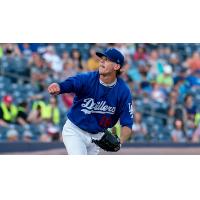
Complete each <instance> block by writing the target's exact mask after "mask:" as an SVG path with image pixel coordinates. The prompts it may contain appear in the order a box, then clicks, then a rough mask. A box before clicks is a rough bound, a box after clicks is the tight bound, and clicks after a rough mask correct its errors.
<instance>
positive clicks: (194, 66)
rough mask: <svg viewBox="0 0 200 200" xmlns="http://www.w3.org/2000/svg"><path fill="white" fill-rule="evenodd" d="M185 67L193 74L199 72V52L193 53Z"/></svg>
mask: <svg viewBox="0 0 200 200" xmlns="http://www.w3.org/2000/svg"><path fill="white" fill-rule="evenodd" d="M186 62H187V66H188V67H189V69H190V70H191V71H192V72H194V71H196V70H200V54H199V52H194V53H193V55H192V57H191V58H188V59H187V61H186Z"/></svg>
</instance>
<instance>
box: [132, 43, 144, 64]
mask: <svg viewBox="0 0 200 200" xmlns="http://www.w3.org/2000/svg"><path fill="white" fill-rule="evenodd" d="M146 59H147V54H146V50H145V48H144V46H143V45H139V46H138V48H137V49H136V52H135V53H134V55H133V60H134V61H140V60H146Z"/></svg>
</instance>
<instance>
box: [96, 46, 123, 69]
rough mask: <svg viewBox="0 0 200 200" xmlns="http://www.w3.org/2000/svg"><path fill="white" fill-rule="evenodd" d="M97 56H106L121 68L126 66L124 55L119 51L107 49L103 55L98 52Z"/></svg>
mask: <svg viewBox="0 0 200 200" xmlns="http://www.w3.org/2000/svg"><path fill="white" fill-rule="evenodd" d="M96 55H97V56H98V57H100V58H102V57H103V56H105V57H106V58H108V59H109V60H111V61H112V62H115V63H117V64H119V65H120V66H121V67H122V66H123V65H124V56H123V55H122V53H121V52H120V51H119V50H117V49H115V48H109V49H106V50H105V51H104V52H103V53H101V52H96Z"/></svg>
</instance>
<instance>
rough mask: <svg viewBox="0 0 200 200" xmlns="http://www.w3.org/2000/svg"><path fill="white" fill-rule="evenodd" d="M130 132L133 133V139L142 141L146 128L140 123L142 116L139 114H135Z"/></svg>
mask: <svg viewBox="0 0 200 200" xmlns="http://www.w3.org/2000/svg"><path fill="white" fill-rule="evenodd" d="M132 130H133V132H134V138H137V139H140V140H141V139H144V137H145V136H146V135H147V127H146V125H145V123H144V122H142V116H141V113H140V112H136V113H135V122H134V124H133V127H132Z"/></svg>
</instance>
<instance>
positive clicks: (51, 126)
mask: <svg viewBox="0 0 200 200" xmlns="http://www.w3.org/2000/svg"><path fill="white" fill-rule="evenodd" d="M46 120H47V122H48V124H47V134H48V136H49V137H50V138H51V140H52V141H54V140H59V138H60V137H59V136H60V135H59V132H60V130H59V124H60V111H59V108H58V103H57V99H56V97H53V96H52V97H51V98H50V100H49V104H48V105H46Z"/></svg>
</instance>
